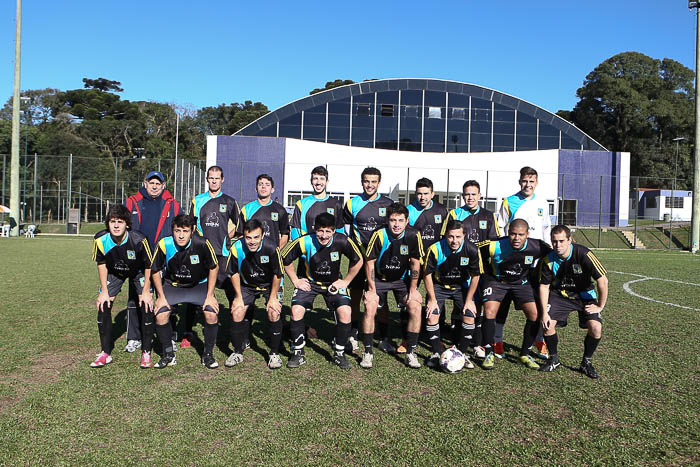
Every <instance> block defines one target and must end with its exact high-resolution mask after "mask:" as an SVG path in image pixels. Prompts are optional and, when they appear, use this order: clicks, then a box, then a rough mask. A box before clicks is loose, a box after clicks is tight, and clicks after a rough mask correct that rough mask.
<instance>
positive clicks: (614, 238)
mask: <svg viewBox="0 0 700 467" xmlns="http://www.w3.org/2000/svg"><path fill="white" fill-rule="evenodd" d="M572 234H573V237H574V241H575V242H576V243H580V244H581V245H585V246H587V247H588V248H630V246H629V244H628V243H627V241H625V238H624V237H623V236H622V234H621V233H620V232H619V231H617V230H607V231H605V232H603V231H601V232H600V246H598V229H576V231H574V232H572Z"/></svg>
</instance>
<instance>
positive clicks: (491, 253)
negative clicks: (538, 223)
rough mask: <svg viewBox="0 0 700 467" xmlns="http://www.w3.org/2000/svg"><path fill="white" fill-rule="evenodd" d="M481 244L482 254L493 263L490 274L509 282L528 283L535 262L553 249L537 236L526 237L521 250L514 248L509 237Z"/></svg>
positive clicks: (501, 280)
mask: <svg viewBox="0 0 700 467" xmlns="http://www.w3.org/2000/svg"><path fill="white" fill-rule="evenodd" d="M479 246H480V247H481V256H482V257H484V258H488V259H489V262H490V264H491V267H490V268H489V274H490V275H491V276H493V277H494V278H496V279H497V280H498V281H500V282H506V283H508V284H527V283H528V274H529V273H530V269H531V268H532V266H533V264H534V263H535V262H536V261H537V260H538V259H539V258H542V257H543V256H546V255H547V254H548V253H549V252H550V251H552V248H551V247H550V246H549V245H547V244H546V243H545V242H543V241H542V240H538V239H536V238H528V239H526V240H525V245H523V247H522V248H521V249H519V250H514V249H513V247H512V245H511V244H510V239H509V238H508V237H501V238H499V239H498V240H491V241H486V242H482V243H480V244H479Z"/></svg>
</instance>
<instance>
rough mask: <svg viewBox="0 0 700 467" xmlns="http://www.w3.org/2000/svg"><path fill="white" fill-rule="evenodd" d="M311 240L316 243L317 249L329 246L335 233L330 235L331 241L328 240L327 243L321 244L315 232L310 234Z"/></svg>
mask: <svg viewBox="0 0 700 467" xmlns="http://www.w3.org/2000/svg"><path fill="white" fill-rule="evenodd" d="M311 240H313V242H314V243H315V244H316V245H317V249H319V250H320V249H321V248H328V247H329V246H331V245H333V240H335V235H331V241H330V242H328V245H321V242H319V241H318V237H317V236H316V233H313V234H312V237H311Z"/></svg>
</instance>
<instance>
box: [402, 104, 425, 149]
mask: <svg viewBox="0 0 700 467" xmlns="http://www.w3.org/2000/svg"><path fill="white" fill-rule="evenodd" d="M422 103H423V91H418V90H411V91H401V108H400V109H399V118H400V119H401V138H400V141H399V149H400V150H401V151H420V142H421V141H420V140H421V138H420V137H421V116H422V115H423V112H422Z"/></svg>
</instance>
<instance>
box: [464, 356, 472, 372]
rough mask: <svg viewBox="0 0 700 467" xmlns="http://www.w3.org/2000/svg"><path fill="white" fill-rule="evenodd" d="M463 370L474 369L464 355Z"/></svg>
mask: <svg viewBox="0 0 700 467" xmlns="http://www.w3.org/2000/svg"><path fill="white" fill-rule="evenodd" d="M464 368H466V369H468V370H471V369H473V368H474V364H473V363H472V361H471V360H470V359H469V357H467V356H466V355H465V356H464Z"/></svg>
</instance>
